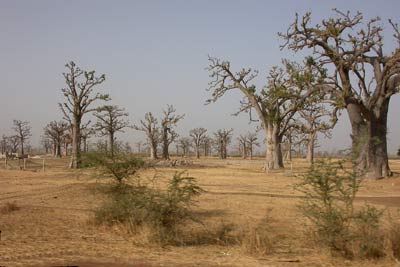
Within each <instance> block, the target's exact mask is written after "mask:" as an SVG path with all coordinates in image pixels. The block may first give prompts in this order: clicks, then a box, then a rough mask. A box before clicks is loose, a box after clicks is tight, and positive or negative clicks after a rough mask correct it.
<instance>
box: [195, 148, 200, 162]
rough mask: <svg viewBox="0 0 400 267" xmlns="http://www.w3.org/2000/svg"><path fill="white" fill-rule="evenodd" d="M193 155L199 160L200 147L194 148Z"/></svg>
mask: <svg viewBox="0 0 400 267" xmlns="http://www.w3.org/2000/svg"><path fill="white" fill-rule="evenodd" d="M195 153H196V159H199V158H200V147H199V146H196V149H195Z"/></svg>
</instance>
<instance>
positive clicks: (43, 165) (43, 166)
mask: <svg viewBox="0 0 400 267" xmlns="http://www.w3.org/2000/svg"><path fill="white" fill-rule="evenodd" d="M42 168H43V172H44V169H45V164H44V159H43V164H42Z"/></svg>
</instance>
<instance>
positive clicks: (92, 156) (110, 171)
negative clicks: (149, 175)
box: [84, 152, 145, 184]
mask: <svg viewBox="0 0 400 267" xmlns="http://www.w3.org/2000/svg"><path fill="white" fill-rule="evenodd" d="M84 162H85V163H84V164H85V166H88V167H95V168H96V169H97V170H98V173H97V176H103V177H111V178H113V179H114V180H115V181H116V182H117V183H119V184H121V183H123V182H124V181H125V180H127V179H128V178H130V177H134V176H135V175H136V174H137V172H138V171H139V170H140V169H141V168H143V167H145V162H144V161H143V160H142V159H141V158H137V157H135V156H134V155H132V154H129V153H121V152H120V153H116V154H114V155H113V156H111V155H110V154H108V153H101V152H91V153H87V154H85V156H84Z"/></svg>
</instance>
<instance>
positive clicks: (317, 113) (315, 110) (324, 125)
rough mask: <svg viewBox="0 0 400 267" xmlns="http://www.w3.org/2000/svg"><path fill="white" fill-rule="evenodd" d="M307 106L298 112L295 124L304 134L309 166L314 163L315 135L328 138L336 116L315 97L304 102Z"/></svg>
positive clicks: (334, 110) (333, 111)
mask: <svg viewBox="0 0 400 267" xmlns="http://www.w3.org/2000/svg"><path fill="white" fill-rule="evenodd" d="M306 103H307V104H306V105H305V106H304V107H303V108H302V109H301V110H299V119H298V120H297V124H298V126H299V129H300V131H301V132H302V133H304V134H306V143H307V160H308V162H309V163H310V164H312V163H313V162H314V148H315V142H316V139H317V134H318V133H321V134H324V135H325V136H326V137H328V138H329V137H330V136H331V135H330V132H331V129H332V128H333V127H334V126H335V124H336V121H337V116H336V114H335V112H336V109H333V110H330V109H329V108H328V107H327V106H326V104H324V103H323V101H321V99H319V97H317V98H316V99H314V100H313V99H312V97H310V100H309V101H307V102H306Z"/></svg>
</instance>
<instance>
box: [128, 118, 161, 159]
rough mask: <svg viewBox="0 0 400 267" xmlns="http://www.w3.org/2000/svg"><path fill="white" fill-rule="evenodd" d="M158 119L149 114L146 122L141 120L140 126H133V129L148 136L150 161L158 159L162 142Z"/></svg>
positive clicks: (145, 119)
mask: <svg viewBox="0 0 400 267" xmlns="http://www.w3.org/2000/svg"><path fill="white" fill-rule="evenodd" d="M157 124H158V122H157V119H156V118H155V117H154V116H153V114H151V112H148V113H146V114H145V115H144V120H140V125H133V129H135V130H138V131H142V132H144V133H145V134H146V137H147V144H148V146H149V148H150V159H157V158H158V157H157V146H158V144H159V140H160V129H159V127H158V126H157Z"/></svg>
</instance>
